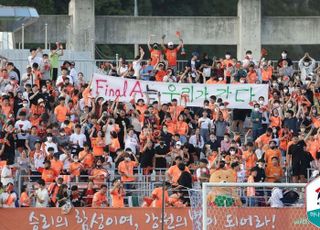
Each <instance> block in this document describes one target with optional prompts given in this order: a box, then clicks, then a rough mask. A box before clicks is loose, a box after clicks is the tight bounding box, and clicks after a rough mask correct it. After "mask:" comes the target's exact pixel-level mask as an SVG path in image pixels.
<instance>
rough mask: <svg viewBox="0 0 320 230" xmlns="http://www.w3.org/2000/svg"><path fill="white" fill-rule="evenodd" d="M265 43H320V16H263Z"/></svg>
mask: <svg viewBox="0 0 320 230" xmlns="http://www.w3.org/2000/svg"><path fill="white" fill-rule="evenodd" d="M261 32H262V36H261V40H262V41H261V42H262V44H264V45H301V44H306V45H307V44H309V45H313V44H320V17H310V16H309V17H262V23H261Z"/></svg>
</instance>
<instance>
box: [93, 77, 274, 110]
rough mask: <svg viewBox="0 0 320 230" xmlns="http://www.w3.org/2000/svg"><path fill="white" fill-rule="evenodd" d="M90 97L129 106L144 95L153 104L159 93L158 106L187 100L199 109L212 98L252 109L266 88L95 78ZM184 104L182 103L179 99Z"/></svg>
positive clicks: (263, 86)
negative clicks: (253, 103)
mask: <svg viewBox="0 0 320 230" xmlns="http://www.w3.org/2000/svg"><path fill="white" fill-rule="evenodd" d="M91 89H92V91H91V95H92V96H94V97H103V98H104V99H106V100H114V99H116V98H117V97H119V100H120V101H125V102H128V101H130V99H131V98H132V97H133V95H136V99H139V98H143V99H144V100H146V94H148V95H149V98H150V99H151V101H152V100H157V95H158V92H160V93H161V102H170V101H171V100H172V99H177V100H178V101H179V100H181V95H183V98H185V97H186V96H187V98H188V100H187V105H188V106H200V107H201V106H202V105H203V101H204V100H206V99H209V97H210V96H211V95H215V96H216V97H217V98H222V99H223V101H224V102H228V103H229V105H228V107H229V108H241V109H247V108H251V107H250V105H249V103H250V102H251V101H254V100H256V101H258V99H259V97H260V96H263V97H264V98H265V99H266V100H265V101H267V98H268V85H266V84H219V85H218V84H217V85H207V84H184V83H165V82H154V81H138V80H133V79H126V78H120V77H112V76H106V75H101V74H94V76H93V80H92V85H91ZM182 100H184V99H182Z"/></svg>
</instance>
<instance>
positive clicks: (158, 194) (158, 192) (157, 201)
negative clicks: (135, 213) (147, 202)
mask: <svg viewBox="0 0 320 230" xmlns="http://www.w3.org/2000/svg"><path fill="white" fill-rule="evenodd" d="M162 193H163V189H162V187H159V188H155V189H154V190H153V191H152V196H153V198H154V200H153V202H152V204H151V207H153V208H161V207H162V197H163V196H162ZM168 201H169V194H168V191H164V203H165V204H166V203H168Z"/></svg>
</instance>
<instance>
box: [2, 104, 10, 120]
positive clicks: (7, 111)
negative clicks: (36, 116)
mask: <svg viewBox="0 0 320 230" xmlns="http://www.w3.org/2000/svg"><path fill="white" fill-rule="evenodd" d="M1 108H2V112H3V114H4V115H6V117H7V118H8V117H9V116H10V114H11V113H12V107H11V105H2V106H1Z"/></svg>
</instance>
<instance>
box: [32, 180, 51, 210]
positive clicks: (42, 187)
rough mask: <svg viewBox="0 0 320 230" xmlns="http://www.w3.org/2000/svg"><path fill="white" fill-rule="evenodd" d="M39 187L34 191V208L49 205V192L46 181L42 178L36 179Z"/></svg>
mask: <svg viewBox="0 0 320 230" xmlns="http://www.w3.org/2000/svg"><path fill="white" fill-rule="evenodd" d="M37 184H38V185H39V188H38V189H37V190H36V191H35V193H34V196H35V198H36V208H46V207H48V205H49V199H50V198H49V194H48V190H47V189H46V183H45V181H44V180H43V179H39V180H38V181H37Z"/></svg>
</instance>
